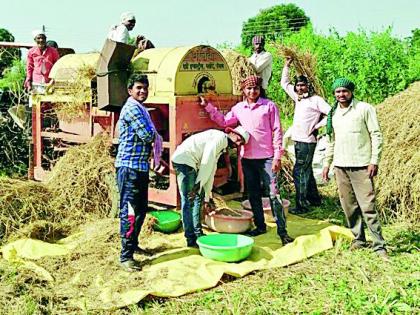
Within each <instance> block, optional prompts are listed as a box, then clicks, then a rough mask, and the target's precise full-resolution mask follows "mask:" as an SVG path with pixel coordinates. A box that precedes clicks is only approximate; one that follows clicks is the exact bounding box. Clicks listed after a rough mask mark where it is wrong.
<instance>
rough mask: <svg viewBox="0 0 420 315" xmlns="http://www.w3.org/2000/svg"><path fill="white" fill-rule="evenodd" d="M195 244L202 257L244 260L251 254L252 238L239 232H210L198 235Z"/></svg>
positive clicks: (220, 259) (232, 260)
mask: <svg viewBox="0 0 420 315" xmlns="http://www.w3.org/2000/svg"><path fill="white" fill-rule="evenodd" d="M197 244H198V246H199V247H200V253H201V255H203V256H204V257H207V258H210V259H213V260H218V261H225V262H236V261H241V260H244V259H245V258H247V257H248V256H249V255H250V254H251V251H252V246H253V245H254V240H253V239H252V238H251V237H248V236H245V235H240V234H210V235H205V236H201V237H199V238H198V239H197Z"/></svg>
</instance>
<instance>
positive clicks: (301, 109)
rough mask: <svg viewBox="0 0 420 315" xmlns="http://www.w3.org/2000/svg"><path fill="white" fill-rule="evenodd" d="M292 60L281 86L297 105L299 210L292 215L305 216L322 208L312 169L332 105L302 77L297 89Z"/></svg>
mask: <svg viewBox="0 0 420 315" xmlns="http://www.w3.org/2000/svg"><path fill="white" fill-rule="evenodd" d="M292 61H293V60H292V59H291V58H288V59H286V61H285V63H284V68H283V73H282V77H281V86H282V87H283V89H284V90H285V91H286V93H287V94H288V95H289V96H290V97H291V98H292V100H293V101H294V102H295V114H294V117H293V125H292V140H293V141H294V142H295V158H296V162H295V166H294V168H293V179H294V184H295V189H296V207H295V208H294V209H291V210H290V212H291V213H294V214H302V213H306V212H308V211H309V206H311V205H312V206H319V205H321V197H320V195H319V192H318V189H317V187H316V181H315V178H314V174H313V170H312V160H313V157H314V152H315V147H316V142H317V138H316V136H317V134H318V129H319V128H320V127H322V126H324V125H325V124H326V119H327V117H326V116H325V117H324V118H322V116H324V115H327V114H328V112H329V111H330V109H331V107H330V105H328V104H327V102H325V100H324V99H323V98H322V97H320V96H318V95H315V94H314V92H313V88H312V85H311V84H310V83H309V81H308V79H307V78H306V77H305V76H303V75H301V76H299V77H298V78H297V79H296V82H295V85H294V86H293V85H292V84H291V83H290V81H289V68H290V65H291V63H292Z"/></svg>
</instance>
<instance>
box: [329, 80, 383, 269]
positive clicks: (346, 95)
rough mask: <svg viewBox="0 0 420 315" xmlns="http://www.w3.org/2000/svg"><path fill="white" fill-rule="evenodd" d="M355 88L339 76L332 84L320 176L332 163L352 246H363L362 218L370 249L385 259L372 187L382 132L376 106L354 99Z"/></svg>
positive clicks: (376, 169) (380, 147) (364, 241)
mask: <svg viewBox="0 0 420 315" xmlns="http://www.w3.org/2000/svg"><path fill="white" fill-rule="evenodd" d="M354 88H355V85H354V83H353V82H351V81H350V80H348V79H346V78H339V79H337V80H335V82H334V84H333V91H334V95H335V98H336V103H335V105H334V106H333V108H332V109H331V111H330V113H329V114H328V119H327V134H328V135H329V143H328V146H327V152H326V157H325V161H324V170H323V173H322V176H323V178H324V180H328V170H329V167H330V165H331V163H333V165H334V173H335V179H336V182H337V187H338V192H339V196H340V203H341V206H342V207H343V210H344V214H345V216H346V219H347V223H348V225H349V228H350V229H351V231H352V233H353V235H354V237H355V239H354V240H353V242H352V245H351V248H352V249H358V248H362V247H366V237H365V232H364V226H363V220H364V221H365V222H366V225H367V227H368V229H369V231H370V233H371V235H372V239H373V250H374V251H375V252H376V253H377V254H378V255H379V256H380V257H381V258H382V259H384V260H385V261H388V260H389V258H388V255H387V251H386V248H385V240H384V238H383V237H382V232H381V225H380V222H379V218H378V213H377V211H376V208H375V190H374V187H373V178H374V177H375V176H376V174H377V172H378V163H379V157H380V154H381V150H382V133H381V130H380V127H379V123H378V119H377V116H376V111H375V108H374V107H373V106H372V105H370V104H368V103H364V102H361V101H358V100H357V99H355V98H354V96H353V91H354Z"/></svg>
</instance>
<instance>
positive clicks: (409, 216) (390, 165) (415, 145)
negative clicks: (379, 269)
mask: <svg viewBox="0 0 420 315" xmlns="http://www.w3.org/2000/svg"><path fill="white" fill-rule="evenodd" d="M419 100H420V82H416V83H414V84H412V85H411V86H410V87H409V88H408V89H407V90H405V91H403V92H401V93H400V94H398V95H395V96H393V97H390V98H388V99H386V100H385V101H384V102H383V103H382V104H380V105H378V106H377V113H378V119H379V122H380V124H381V127H382V132H383V136H384V147H383V151H382V158H381V162H380V165H379V176H378V180H377V182H376V187H377V189H378V196H377V201H378V205H379V210H380V211H381V212H382V214H383V215H384V217H385V218H387V219H396V218H398V219H402V220H404V221H406V222H413V223H417V224H419V222H420V212H419V209H420V173H419V170H420V151H419V146H420V124H419V122H418V119H419V117H420V104H419Z"/></svg>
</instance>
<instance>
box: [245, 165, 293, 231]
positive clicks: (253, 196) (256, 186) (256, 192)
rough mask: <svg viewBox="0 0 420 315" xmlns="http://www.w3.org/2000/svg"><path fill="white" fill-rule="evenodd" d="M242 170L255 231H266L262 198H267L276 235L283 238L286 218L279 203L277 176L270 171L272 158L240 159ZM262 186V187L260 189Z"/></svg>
mask: <svg viewBox="0 0 420 315" xmlns="http://www.w3.org/2000/svg"><path fill="white" fill-rule="evenodd" d="M241 161H242V169H243V172H244V177H245V183H246V187H247V192H248V198H249V202H250V203H251V208H252V212H253V213H254V224H255V226H256V228H257V229H260V230H266V229H267V226H266V224H265V221H264V211H263V205H262V197H263V196H269V198H270V206H271V211H272V213H273V216H274V218H275V219H276V224H277V234H278V235H279V236H284V235H286V234H287V231H286V216H285V215H284V209H283V206H282V204H281V203H280V201H279V200H278V199H277V195H278V194H279V191H278V188H277V184H278V183H277V176H276V174H275V173H273V171H272V170H271V166H272V163H273V158H268V159H244V158H243V159H242V160H241ZM261 184H262V187H261Z"/></svg>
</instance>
